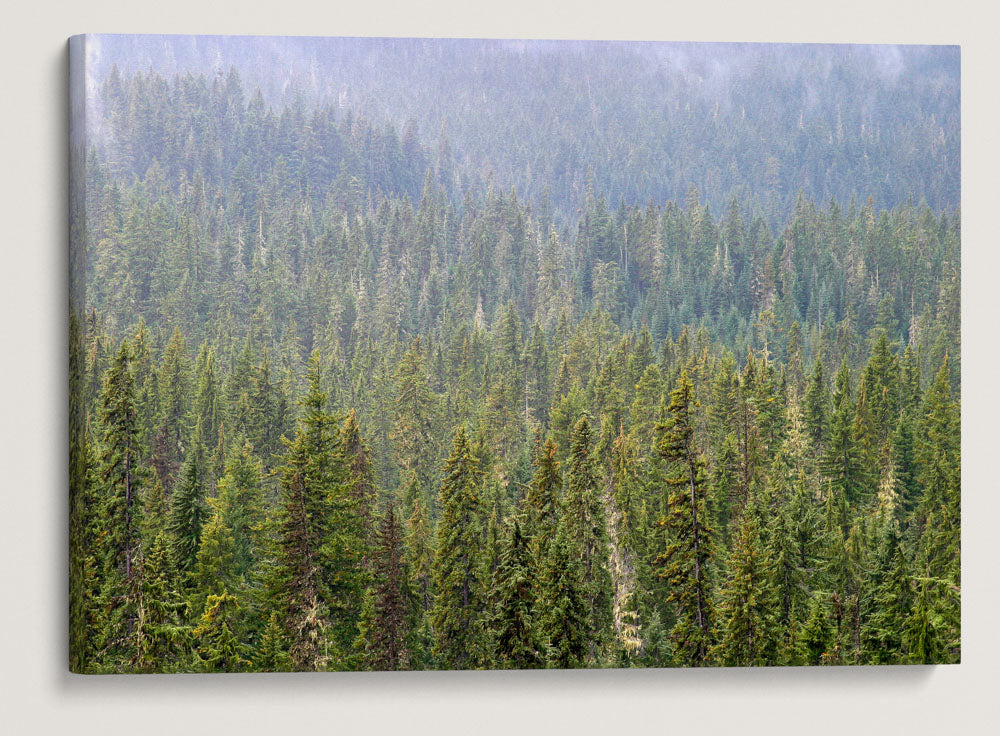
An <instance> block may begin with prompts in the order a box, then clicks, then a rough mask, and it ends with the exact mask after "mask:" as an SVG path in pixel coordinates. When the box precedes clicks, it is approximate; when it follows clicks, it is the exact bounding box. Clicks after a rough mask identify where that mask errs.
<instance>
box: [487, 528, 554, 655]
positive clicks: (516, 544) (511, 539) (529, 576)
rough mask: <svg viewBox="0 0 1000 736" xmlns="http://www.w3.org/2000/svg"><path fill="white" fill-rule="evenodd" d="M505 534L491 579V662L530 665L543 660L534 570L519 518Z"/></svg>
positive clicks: (535, 572)
mask: <svg viewBox="0 0 1000 736" xmlns="http://www.w3.org/2000/svg"><path fill="white" fill-rule="evenodd" d="M505 536H506V539H505V544H504V547H503V552H502V554H501V557H500V564H499V565H498V567H497V569H496V572H495V574H494V579H493V591H494V597H495V600H494V603H493V614H492V616H491V618H490V621H489V630H490V632H491V651H492V656H491V660H490V664H491V666H493V667H498V668H506V669H518V670H524V669H533V668H536V667H540V666H541V665H542V664H543V661H544V652H542V651H541V647H540V645H539V642H538V635H537V633H536V624H535V622H536V616H537V615H538V614H537V613H536V612H537V611H538V606H537V605H536V600H535V593H536V589H537V581H536V579H535V578H536V576H537V571H536V568H535V565H534V560H533V559H532V557H531V551H530V549H529V547H528V540H527V539H525V537H524V535H523V534H522V533H521V524H520V521H519V520H518V519H516V518H515V519H514V521H513V523H512V524H510V525H509V526H508V529H507V534H506V535H505Z"/></svg>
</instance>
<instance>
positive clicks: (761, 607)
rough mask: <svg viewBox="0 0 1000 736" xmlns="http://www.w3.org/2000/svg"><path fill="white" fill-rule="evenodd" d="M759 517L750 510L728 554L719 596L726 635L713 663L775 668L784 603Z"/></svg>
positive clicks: (717, 648)
mask: <svg viewBox="0 0 1000 736" xmlns="http://www.w3.org/2000/svg"><path fill="white" fill-rule="evenodd" d="M759 516H760V512H759V510H758V509H757V508H756V504H752V507H748V508H747V510H746V511H745V512H744V514H743V516H742V518H741V519H740V525H739V528H738V529H737V531H736V535H735V537H734V539H733V545H732V548H731V550H730V553H729V561H728V564H727V568H728V570H727V575H726V579H725V581H724V582H723V583H722V584H721V586H720V588H719V591H718V606H717V610H716V613H717V615H718V620H719V621H720V626H721V629H722V630H721V632H720V635H719V641H718V644H717V645H716V647H715V648H714V649H713V650H712V652H713V654H712V656H713V659H716V660H717V661H719V662H720V663H721V664H725V665H731V666H742V667H747V666H752V665H768V664H776V663H777V657H778V642H777V639H778V627H779V623H780V622H779V619H778V616H779V612H780V610H781V609H780V607H779V605H778V604H779V601H778V596H777V591H776V590H775V589H774V583H773V575H774V569H773V566H774V561H773V559H771V558H770V555H769V554H768V552H769V550H768V548H767V546H766V544H765V542H764V540H763V539H762V534H761V523H760V518H759Z"/></svg>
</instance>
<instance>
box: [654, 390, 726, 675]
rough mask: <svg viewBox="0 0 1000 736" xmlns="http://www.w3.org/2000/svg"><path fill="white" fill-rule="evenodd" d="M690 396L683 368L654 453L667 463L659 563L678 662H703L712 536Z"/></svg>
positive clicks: (706, 644)
mask: <svg viewBox="0 0 1000 736" xmlns="http://www.w3.org/2000/svg"><path fill="white" fill-rule="evenodd" d="M694 406H695V400H694V397H693V387H692V385H691V381H690V379H689V378H688V375H687V372H686V371H683V372H682V373H681V375H680V378H679V380H678V383H677V388H675V389H674V391H673V392H672V393H671V394H670V404H669V406H668V407H667V414H666V422H665V423H664V424H661V425H658V427H657V430H658V440H657V452H658V453H659V454H660V456H661V457H662V458H663V460H664V461H665V462H667V463H669V474H668V475H667V477H666V478H665V479H664V480H665V482H666V484H667V487H668V489H669V499H668V501H667V515H666V517H665V518H664V519H662V520H661V521H660V523H661V524H662V525H664V526H665V527H666V529H667V534H668V537H667V540H668V541H667V548H666V550H665V551H664V552H663V554H662V555H660V557H659V559H658V562H659V564H660V565H661V566H662V567H661V571H660V574H661V575H662V576H663V577H664V578H665V579H666V582H667V585H668V590H669V593H668V596H667V600H668V602H669V603H672V604H673V605H674V606H675V609H676V616H677V620H676V623H675V624H674V626H673V628H672V629H671V632H670V638H671V639H672V641H673V642H674V649H675V656H676V658H677V660H678V662H679V663H681V664H686V665H691V666H697V665H701V664H705V663H706V660H707V659H708V653H709V648H710V646H711V643H712V635H711V632H712V626H713V613H712V606H711V593H710V582H709V574H708V566H709V564H710V560H711V554H712V551H711V546H712V537H711V534H712V532H711V530H710V529H709V527H708V513H707V508H706V505H707V504H706V484H705V472H704V465H705V462H704V459H703V458H702V456H701V453H700V452H699V451H698V448H697V446H696V444H695V439H694V420H693V416H692V412H693V410H694Z"/></svg>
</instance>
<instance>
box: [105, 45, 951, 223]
mask: <svg viewBox="0 0 1000 736" xmlns="http://www.w3.org/2000/svg"><path fill="white" fill-rule="evenodd" d="M90 51H91V53H90V54H89V55H88V72H89V73H90V74H92V75H94V76H93V82H94V84H95V85H99V84H101V83H103V82H104V81H105V80H106V79H107V78H108V76H109V75H110V74H112V73H113V71H114V70H115V69H116V68H118V69H119V71H120V72H121V73H126V74H127V75H128V76H131V74H132V73H136V72H138V73H148V72H150V71H154V72H157V73H158V74H160V75H162V76H163V77H164V78H165V80H174V79H175V77H179V78H180V79H181V80H183V82H184V83H183V84H182V85H177V86H176V87H175V90H176V91H177V92H178V95H177V97H176V98H175V99H168V98H167V97H166V95H167V94H168V91H167V88H168V85H167V84H166V83H164V82H163V81H162V80H161V82H160V84H159V86H158V87H157V88H156V89H155V90H152V95H151V96H150V97H141V98H139V99H137V100H136V102H137V105H136V106H135V108H125V109H124V110H123V112H125V118H124V120H125V122H126V123H127V129H123V128H122V127H121V126H119V127H118V132H119V133H124V135H125V137H128V138H131V139H133V140H136V139H139V140H143V141H147V142H148V143H150V144H153V145H155V144H156V142H157V141H159V140H161V137H162V136H164V135H167V134H168V133H167V130H166V129H167V128H173V131H172V132H173V134H174V135H178V136H180V137H181V139H180V140H177V141H175V144H176V145H178V146H180V147H181V149H183V147H184V146H185V145H186V137H187V135H188V133H189V131H190V130H193V131H194V134H195V136H196V137H197V136H198V135H199V134H200V133H203V132H205V128H206V126H208V127H211V126H214V125H218V129H217V131H216V132H215V134H218V135H219V136H220V138H221V145H223V146H231V145H232V144H233V142H232V141H230V140H227V139H226V136H225V132H226V131H227V129H228V128H227V126H229V125H231V124H232V122H233V121H232V118H231V117H228V116H231V115H233V114H235V112H236V109H237V107H238V106H234V107H233V108H232V109H230V110H229V111H228V113H227V115H222V112H223V111H221V110H218V109H216V110H214V111H213V112H214V113H215V114H213V115H208V116H204V115H202V116H191V117H189V116H190V115H191V112H192V111H193V110H198V109H201V108H200V105H199V104H197V103H194V104H193V107H192V100H191V97H193V96H195V95H199V94H202V93H200V92H198V91H196V90H195V89H194V88H195V87H196V85H197V83H196V81H195V80H192V79H190V78H189V77H188V75H189V74H191V73H192V72H193V74H194V75H195V76H196V77H197V76H198V74H199V73H203V74H205V75H206V77H207V79H208V82H207V84H208V85H210V86H213V87H215V86H217V85H222V86H224V85H225V84H226V83H227V81H226V80H227V75H228V73H229V71H230V66H229V64H230V63H232V64H234V65H235V67H234V68H235V69H236V70H237V71H238V74H239V75H240V76H241V77H242V78H244V79H249V80H253V85H252V88H254V89H256V88H259V89H261V90H262V99H263V100H264V101H266V102H267V103H269V104H272V105H274V106H275V108H276V109H277V110H279V111H280V110H285V109H287V108H289V107H290V108H292V109H293V110H294V109H295V108H296V107H297V106H298V105H300V104H303V103H305V104H307V105H308V106H311V105H321V106H323V105H331V106H333V107H334V108H335V109H336V110H337V111H338V113H339V114H340V115H341V116H343V115H346V114H347V113H349V112H352V113H353V114H355V115H358V114H361V115H363V116H365V117H367V118H370V119H374V120H384V121H386V122H387V123H389V124H390V127H389V129H388V130H387V131H386V134H387V135H388V136H389V137H391V138H397V137H398V138H399V139H403V140H405V139H407V138H409V139H410V140H411V141H412V140H414V139H422V140H424V141H425V142H426V143H427V144H428V145H429V148H430V153H431V155H432V157H433V159H434V160H436V159H438V158H441V159H443V161H442V164H443V165H442V167H441V168H440V169H439V173H440V175H441V182H440V183H441V184H442V186H443V187H444V188H445V191H446V193H447V194H448V195H450V196H452V197H453V198H457V199H460V198H461V196H462V194H463V193H464V191H465V190H466V189H467V188H471V189H472V190H473V191H481V190H483V189H485V187H486V185H487V180H488V178H489V176H490V175H491V174H492V175H493V176H494V177H495V179H496V182H497V184H498V185H499V187H500V188H501V189H503V190H505V191H507V190H509V189H510V187H512V186H513V187H516V188H517V191H518V193H519V194H520V195H521V197H522V198H523V199H526V200H528V201H531V202H537V201H540V200H541V198H542V197H543V196H547V197H548V198H549V200H550V202H551V206H552V208H553V211H554V212H555V213H556V214H557V215H559V216H560V217H563V218H565V219H566V220H567V221H570V222H572V221H574V220H575V219H576V216H577V212H578V210H579V209H580V208H581V207H583V206H584V204H585V198H586V195H587V187H588V170H589V171H592V172H593V173H592V176H593V180H594V182H595V184H596V186H597V189H598V190H599V191H600V192H602V193H603V194H604V195H605V197H606V198H607V199H608V201H609V202H610V203H611V204H612V206H617V205H618V203H619V202H620V201H624V202H625V203H626V204H634V205H645V204H646V203H647V202H648V201H649V200H652V201H654V202H656V203H658V204H662V203H663V202H665V201H666V200H668V199H669V200H674V201H682V200H683V199H684V197H685V196H686V194H687V190H688V187H689V186H691V185H692V184H693V185H694V186H695V187H697V189H698V191H699V192H700V193H701V197H702V199H703V201H704V202H705V203H708V204H710V205H711V207H712V209H713V211H714V212H715V213H716V214H720V213H722V212H723V211H724V209H725V207H726V206H728V204H729V201H730V199H732V198H733V197H736V198H737V200H738V202H739V205H740V206H741V207H742V208H753V209H755V210H759V211H760V212H761V213H762V214H763V216H764V217H765V219H766V220H767V222H768V224H769V226H771V227H772V229H780V228H781V227H782V226H784V225H785V224H786V222H787V220H788V219H789V217H790V215H791V213H792V211H793V209H794V206H795V203H796V199H797V194H798V192H799V191H800V190H801V191H803V192H804V193H805V194H806V196H807V197H809V198H811V199H813V200H815V201H817V202H821V203H826V202H828V201H829V200H830V199H831V198H835V199H837V201H839V202H840V203H841V204H842V205H843V206H845V207H846V204H847V202H848V201H849V200H850V199H851V197H852V196H856V197H857V198H858V199H859V200H860V201H863V200H865V199H867V198H868V197H869V196H871V197H874V200H875V204H876V206H877V207H880V208H884V207H889V208H891V207H896V206H899V205H903V204H905V203H906V202H907V201H908V200H909V199H910V198H912V199H913V200H914V202H920V201H921V200H926V201H927V203H928V204H929V205H930V206H931V207H933V208H935V210H943V209H953V208H955V207H957V206H958V203H959V195H960V182H959V166H960V146H959V114H960V111H959V85H958V79H959V57H958V49H957V47H933V46H849V45H838V46H829V45H815V44H723V43H718V44H683V43H672V44H662V43H631V44H621V43H602V42H570V43H567V42H543V41H471V40H460V39H452V40H442V39H364V38H343V39H335V40H334V39H323V38H294V39H280V38H277V39H276V38H266V39H261V38H240V37H225V36H202V37H191V36H99V37H93V40H92V43H91V45H90ZM116 65H117V67H116ZM248 92H249V90H248ZM224 100H225V104H227V105H228V104H230V103H231V102H233V100H232V99H231V97H229V96H226V97H224ZM109 101H110V102H111V104H113V105H115V104H118V103H117V100H116V98H114V97H112V98H111V100H109ZM175 103H176V104H175ZM162 105H166V108H165V110H164V111H165V112H166V114H165V115H150V114H149V113H150V112H151V108H152V109H156V108H159V107H160V106H162ZM120 109H121V108H120ZM227 117H228V119H227ZM314 132H315V134H316V135H319V136H320V137H322V135H323V133H322V131H320V130H316V131H314ZM100 140H101V142H111V143H112V147H111V151H112V152H113V153H112V155H111V158H112V159H113V160H114V161H115V162H116V163H117V164H119V165H123V166H127V167H129V168H130V169H131V172H132V173H135V174H137V175H138V176H140V177H141V176H142V175H144V174H145V172H146V167H147V166H148V165H149V157H148V155H145V156H143V155H139V156H135V157H132V156H130V155H128V154H126V155H120V154H121V151H120V149H116V148H115V147H114V145H113V141H114V140H115V139H114V138H108V137H105V136H102V137H101V139H100ZM205 142H206V143H207V141H205ZM202 150H211V151H213V155H217V153H216V152H217V150H218V148H217V146H211V147H208V148H205V149H202ZM161 163H162V161H161ZM289 163H291V162H289ZM293 171H297V168H295V167H294V166H293ZM206 176H210V173H208V172H206ZM420 182H421V178H420V177H418V178H417V181H416V183H415V184H414V186H416V187H417V188H418V191H414V190H413V189H412V188H409V189H407V191H409V192H410V195H411V197H412V198H414V199H415V198H416V197H417V196H418V195H419V187H420Z"/></svg>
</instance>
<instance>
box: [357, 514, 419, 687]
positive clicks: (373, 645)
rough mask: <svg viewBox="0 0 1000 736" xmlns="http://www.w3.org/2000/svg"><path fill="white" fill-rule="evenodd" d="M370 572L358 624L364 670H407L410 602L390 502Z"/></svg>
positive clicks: (399, 533) (400, 541)
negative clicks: (370, 576)
mask: <svg viewBox="0 0 1000 736" xmlns="http://www.w3.org/2000/svg"><path fill="white" fill-rule="evenodd" d="M372 568H373V569H372V572H373V576H372V577H373V582H372V585H371V586H370V587H369V589H368V591H367V593H366V598H365V604H364V608H363V613H362V616H361V622H360V624H359V626H360V629H361V635H360V638H359V646H360V648H361V650H362V652H363V655H362V656H363V658H364V663H365V666H366V667H367V668H368V669H373V670H399V669H407V666H408V664H409V648H408V640H409V632H410V627H411V625H412V620H411V619H412V606H413V600H412V594H411V592H410V589H409V580H408V576H407V571H406V566H405V564H404V561H403V535H402V527H401V526H400V523H399V520H398V519H397V518H396V509H395V506H394V505H393V504H392V502H390V503H389V505H388V506H387V508H386V510H385V513H384V514H383V516H382V520H381V522H380V523H379V527H378V545H377V547H376V549H375V554H374V559H373V561H372Z"/></svg>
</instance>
